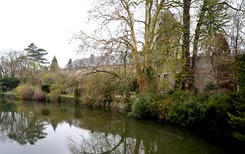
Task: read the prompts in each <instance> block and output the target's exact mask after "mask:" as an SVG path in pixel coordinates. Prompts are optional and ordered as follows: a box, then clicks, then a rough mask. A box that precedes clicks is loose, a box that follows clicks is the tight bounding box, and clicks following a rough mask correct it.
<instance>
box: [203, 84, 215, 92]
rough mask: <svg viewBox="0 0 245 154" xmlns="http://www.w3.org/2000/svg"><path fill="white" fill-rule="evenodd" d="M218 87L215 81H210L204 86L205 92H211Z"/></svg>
mask: <svg viewBox="0 0 245 154" xmlns="http://www.w3.org/2000/svg"><path fill="white" fill-rule="evenodd" d="M217 89H218V87H217V86H216V85H215V84H214V83H213V82H209V83H207V84H206V86H205V88H204V92H209V91H211V90H217Z"/></svg>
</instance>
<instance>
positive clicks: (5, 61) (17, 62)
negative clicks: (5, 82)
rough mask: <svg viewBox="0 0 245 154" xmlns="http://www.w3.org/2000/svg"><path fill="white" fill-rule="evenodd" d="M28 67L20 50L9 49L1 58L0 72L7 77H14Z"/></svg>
mask: <svg viewBox="0 0 245 154" xmlns="http://www.w3.org/2000/svg"><path fill="white" fill-rule="evenodd" d="M27 67H28V62H27V58H26V56H25V54H24V53H23V52H21V51H16V50H9V51H7V52H5V54H4V56H2V60H1V74H2V76H7V77H16V75H17V74H18V73H19V74H21V72H22V71H23V70H24V69H26V68H27Z"/></svg>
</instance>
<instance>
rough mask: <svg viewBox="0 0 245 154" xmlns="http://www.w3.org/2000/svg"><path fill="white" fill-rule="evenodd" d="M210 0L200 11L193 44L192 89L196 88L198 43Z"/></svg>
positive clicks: (205, 1)
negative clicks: (195, 75) (195, 74)
mask: <svg viewBox="0 0 245 154" xmlns="http://www.w3.org/2000/svg"><path fill="white" fill-rule="evenodd" d="M207 3H208V0H204V2H203V5H202V8H201V10H200V13H199V15H198V21H197V25H196V29H195V34H194V43H193V55H192V65H191V72H192V78H191V85H192V88H194V80H195V78H194V73H195V70H194V69H195V63H196V57H197V52H198V45H199V44H198V43H199V38H200V34H201V27H202V25H203V20H204V16H205V13H206V7H207Z"/></svg>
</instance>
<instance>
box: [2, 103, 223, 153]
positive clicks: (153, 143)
mask: <svg viewBox="0 0 245 154" xmlns="http://www.w3.org/2000/svg"><path fill="white" fill-rule="evenodd" d="M0 153H1V154H87V153H91V154H92V153H97V154H102V153H108V154H110V153H112V154H138V153H139V154H222V153H223V152H222V150H221V149H220V148H219V147H217V146H215V145H213V144H211V143H209V142H207V141H205V140H203V139H201V138H200V137H197V136H195V135H193V134H191V133H190V132H188V131H186V130H182V129H177V128H172V127H166V126H163V125H160V124H157V123H154V122H149V121H142V120H135V119H132V118H127V117H126V116H125V115H123V114H120V113H115V112H109V111H104V110H94V109H85V108H82V107H80V106H77V105H67V104H42V103H35V102H26V103H24V102H9V101H2V102H1V101H0Z"/></svg>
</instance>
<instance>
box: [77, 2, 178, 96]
mask: <svg viewBox="0 0 245 154" xmlns="http://www.w3.org/2000/svg"><path fill="white" fill-rule="evenodd" d="M97 2H98V3H97V6H95V7H94V9H93V10H91V12H90V19H91V20H96V22H97V24H98V25H100V27H99V28H98V29H97V31H96V32H95V33H94V34H92V35H88V34H87V33H85V32H83V31H82V32H81V33H80V35H78V36H77V38H79V39H80V40H81V41H82V43H81V49H83V50H86V51H88V50H90V49H96V50H97V51H105V52H106V53H112V52H117V51H129V52H130V54H132V59H133V63H134V65H135V70H136V76H137V80H138V84H139V88H140V91H145V90H148V89H149V85H150V83H149V81H148V78H147V75H146V73H145V70H147V69H150V68H151V59H150V54H151V52H152V51H153V47H154V41H155V40H156V37H157V23H158V22H159V19H160V15H161V12H162V11H163V10H165V9H167V8H169V7H170V6H171V5H172V4H173V2H171V1H168V0H137V1H135V0H114V1H111V0H103V1H97ZM98 22H100V23H98Z"/></svg>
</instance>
